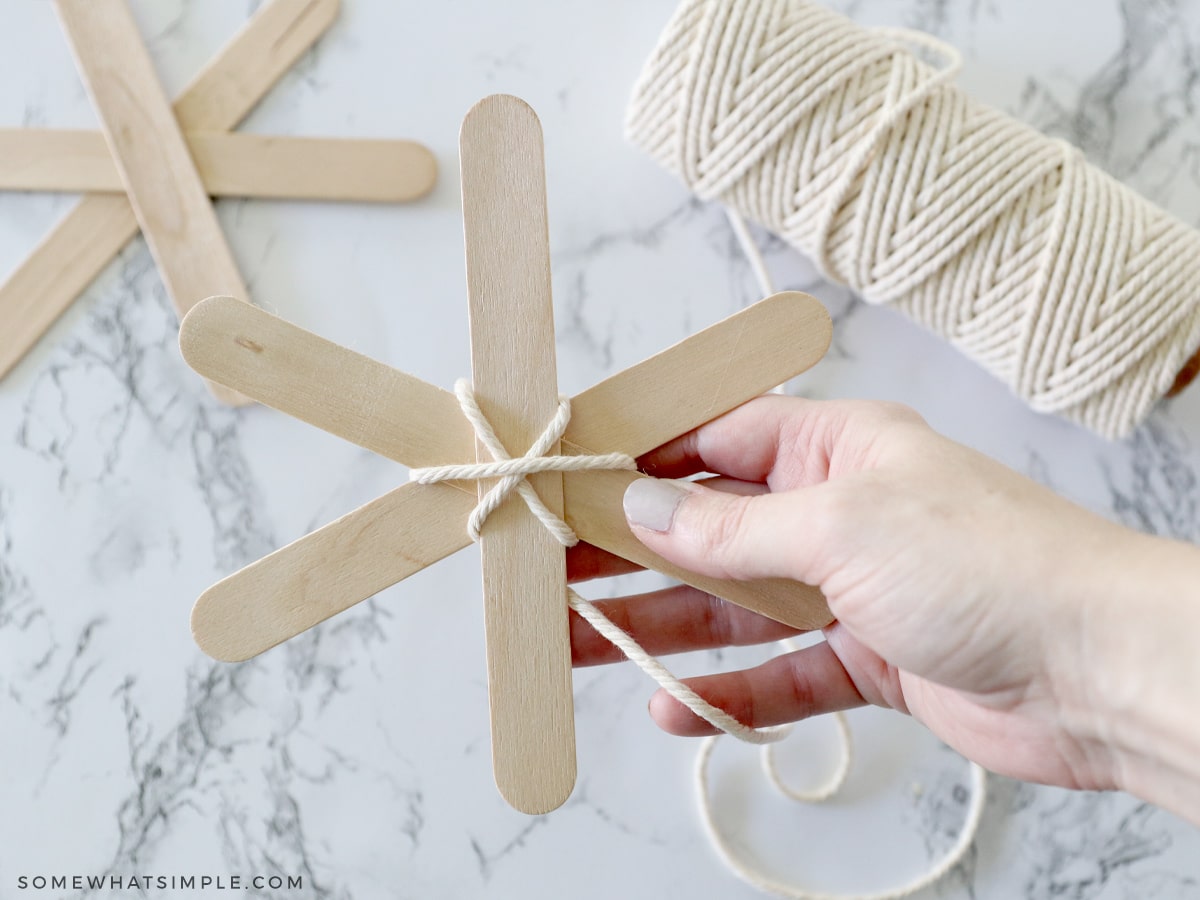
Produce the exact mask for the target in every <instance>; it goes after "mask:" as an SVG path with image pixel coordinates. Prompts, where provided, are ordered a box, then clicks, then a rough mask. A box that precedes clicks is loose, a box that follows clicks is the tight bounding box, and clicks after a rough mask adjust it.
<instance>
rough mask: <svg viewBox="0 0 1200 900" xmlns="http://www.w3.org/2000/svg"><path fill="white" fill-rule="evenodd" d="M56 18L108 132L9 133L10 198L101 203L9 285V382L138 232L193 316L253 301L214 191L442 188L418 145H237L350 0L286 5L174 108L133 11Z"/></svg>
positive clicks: (77, 12)
mask: <svg viewBox="0 0 1200 900" xmlns="http://www.w3.org/2000/svg"><path fill="white" fill-rule="evenodd" d="M55 7H56V9H57V11H58V15H59V18H60V19H61V20H62V24H63V27H64V29H65V31H66V33H67V37H68V39H69V41H70V43H71V47H72V50H73V51H74V54H75V58H76V61H77V63H78V66H79V71H80V74H81V75H82V76H83V81H84V84H85V86H86V87H87V89H88V93H89V94H90V95H91V98H92V101H93V104H94V106H95V108H96V112H97V113H98V115H99V117H100V120H101V123H102V125H103V132H104V133H103V135H101V134H98V133H94V132H87V131H54V130H45V129H0V189H9V190H54V191H83V192H86V195H85V196H84V198H83V199H82V200H81V201H80V202H79V204H78V205H77V206H75V208H74V209H73V210H72V211H71V212H70V213H69V214H68V215H67V217H66V218H65V219H64V220H63V221H62V222H60V223H59V224H58V225H57V226H56V227H55V229H54V230H53V231H52V232H50V234H49V235H48V236H47V237H46V238H45V239H44V240H43V241H42V243H41V244H40V245H39V246H38V247H37V248H36V249H35V250H34V251H33V253H32V254H31V255H30V256H29V258H28V259H26V260H25V262H23V263H22V264H21V265H20V266H19V267H18V268H17V269H16V271H15V272H13V273H12V275H10V276H9V278H8V279H7V280H6V281H5V282H4V283H3V284H2V285H0V321H3V322H4V323H5V327H4V329H2V330H0V377H3V376H4V375H6V374H7V373H8V372H9V371H10V370H11V369H12V368H13V366H15V365H16V364H17V363H18V362H19V361H20V360H21V359H22V357H24V355H25V354H26V353H27V352H28V351H29V349H30V348H31V347H32V346H33V344H34V343H36V341H37V340H38V338H40V337H41V335H42V334H43V333H44V332H45V331H46V329H48V328H49V327H50V325H51V324H53V323H54V321H55V320H56V319H57V318H58V317H59V316H60V315H61V314H62V313H63V311H65V310H66V308H67V307H68V306H70V304H71V303H72V301H74V299H75V298H76V297H77V296H78V295H79V294H80V293H81V292H82V291H83V290H84V288H86V287H87V285H88V284H89V283H90V282H91V281H92V279H94V278H95V277H96V275H97V274H99V272H100V271H101V269H103V268H104V266H105V265H107V264H108V262H109V261H110V260H111V259H112V258H113V257H114V256H115V255H116V254H117V253H118V252H119V251H120V249H121V248H122V247H123V246H124V245H125V243H126V242H128V241H129V239H130V238H132V237H133V236H134V235H135V234H136V233H137V231H138V228H139V226H140V228H141V231H142V233H143V234H144V235H145V237H146V241H147V243H148V244H149V245H150V251H151V253H152V254H153V256H154V259H155V262H156V263H157V265H158V268H159V272H160V273H161V275H162V278H163V281H164V282H165V283H166V286H167V291H168V293H169V294H170V296H171V299H172V301H173V302H174V304H175V307H176V309H177V310H178V311H179V314H180V316H182V315H184V314H185V313H186V312H187V311H188V309H189V308H190V307H191V305H192V303H193V302H194V300H195V298H198V297H205V296H208V295H210V294H228V295H232V296H235V297H238V298H240V299H243V300H245V299H248V298H249V292H248V291H247V289H246V286H245V284H244V283H243V281H242V278H241V275H240V274H239V273H238V270H237V266H236V264H235V263H234V260H233V255H232V253H231V252H230V249H229V246H228V244H227V243H226V241H225V237H224V235H223V234H222V233H221V229H220V226H219V224H218V223H217V218H216V215H215V213H214V211H213V208H212V204H211V203H210V202H209V196H210V195H213V196H217V195H220V196H227V195H234V196H244V197H276V198H279V197H286V198H295V199H310V200H370V201H405V200H412V199H415V198H417V197H420V196H422V195H424V194H426V193H428V192H429V190H430V189H431V188H432V187H433V183H434V180H435V179H436V177H437V164H436V162H435V160H434V158H433V154H431V153H430V152H429V151H428V150H427V149H426V148H425V147H423V146H421V145H420V144H416V143H413V142H411V141H384V140H331V139H315V138H285V137H269V136H265V135H249V134H247V135H239V134H234V133H231V131H230V129H232V128H233V127H234V126H235V125H236V124H237V123H238V121H239V120H241V119H242V117H244V116H245V115H246V114H247V113H248V112H249V111H250V110H251V109H252V108H253V107H254V105H255V104H256V103H257V102H258V100H259V99H260V98H261V97H262V95H263V94H265V93H266V92H267V91H268V90H269V89H270V88H271V86H272V85H273V84H274V83H275V81H276V80H278V78H279V77H280V76H282V75H283V73H284V72H286V71H287V70H288V68H290V67H291V65H292V64H293V63H294V62H295V61H296V60H297V59H298V58H299V57H300V55H301V54H303V53H304V52H305V51H306V50H307V49H308V48H309V47H310V46H312V44H313V42H315V41H316V39H317V38H318V37H320V36H321V34H323V33H324V32H325V30H326V29H327V28H328V27H329V26H330V24H332V22H333V20H334V18H335V17H336V15H337V11H338V0H271V2H269V3H267V4H266V5H265V6H263V8H262V9H261V10H259V12H258V13H257V14H255V16H254V17H253V18H252V19H251V20H250V21H249V22H248V23H247V24H246V25H245V27H243V28H242V30H241V31H240V32H239V33H238V34H237V35H236V36H235V37H234V38H233V40H232V41H230V42H229V44H227V45H226V46H225V48H224V49H223V50H222V51H221V52H220V53H219V54H218V55H217V56H216V58H214V59H213V60H212V62H211V63H210V64H209V65H208V67H207V68H205V69H204V70H203V71H202V72H201V73H200V74H199V75H198V76H197V77H196V79H195V80H194V81H193V82H192V83H191V84H190V85H189V86H188V87H187V88H186V89H185V90H184V92H183V94H182V95H181V96H180V97H179V99H178V100H177V101H176V102H175V104H174V107H173V108H172V106H171V105H170V103H169V102H168V101H167V99H166V96H165V95H164V94H163V91H162V88H161V87H160V85H159V83H158V78H157V76H156V74H155V71H154V65H153V63H152V61H151V59H150V55H149V53H148V52H147V50H146V47H145V45H144V44H143V42H142V39H141V36H140V35H139V33H138V30H137V25H136V23H135V22H134V20H133V16H132V14H131V13H130V11H129V8H128V7H127V6H126V4H125V0H55ZM217 394H218V396H219V397H221V398H222V399H223V400H226V401H228V402H230V403H240V402H244V398H241V397H239V396H238V395H237V394H234V393H230V392H227V391H225V390H224V389H217Z"/></svg>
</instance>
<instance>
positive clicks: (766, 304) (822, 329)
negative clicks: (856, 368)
mask: <svg viewBox="0 0 1200 900" xmlns="http://www.w3.org/2000/svg"><path fill="white" fill-rule="evenodd" d="M832 339H833V322H832V321H831V320H830V318H829V313H828V312H827V311H826V309H825V307H824V306H822V305H821V303H820V302H819V301H817V300H815V299H814V298H812V297H810V296H809V295H808V294H801V293H799V292H797V291H783V292H781V293H778V294H773V295H772V296H770V297H767V298H766V299H765V300H760V301H759V302H758V303H755V304H753V305H752V306H748V307H747V308H746V309H744V310H742V311H741V312H739V313H737V314H735V315H733V316H730V317H728V318H726V319H723V320H722V321H720V322H718V323H716V324H715V325H712V326H710V327H708V328H705V329H704V330H703V331H699V332H697V333H696V334H693V335H691V336H690V337H687V338H685V339H684V340H682V341H680V342H679V343H677V344H675V345H673V346H671V347H668V348H667V349H666V350H663V351H661V352H660V353H656V354H655V355H654V356H651V357H650V358H648V359H646V360H643V361H642V362H640V363H638V364H637V365H635V366H632V367H630V368H628V369H625V370H624V371H621V372H618V373H617V374H615V375H613V376H611V377H609V378H606V379H605V380H604V381H601V382H599V383H598V384H596V385H593V386H592V387H590V388H588V389H587V390H585V391H584V392H583V393H581V394H579V395H577V396H576V397H575V398H574V399H572V401H571V410H572V416H571V424H570V426H569V427H568V429H567V433H566V435H565V439H564V440H565V442H566V443H569V444H574V445H576V446H578V447H580V448H588V449H587V450H586V451H582V452H588V453H608V452H610V451H614V450H619V451H621V452H624V453H628V454H629V455H631V456H641V455H642V454H643V453H647V452H649V451H651V450H653V449H654V448H655V447H658V446H660V445H662V444H665V443H666V442H667V441H669V440H671V439H672V438H676V437H678V436H679V435H681V434H686V433H687V432H689V431H691V430H692V429H694V428H698V427H699V426H700V425H703V424H704V423H705V422H708V421H711V420H712V419H715V418H716V417H717V416H719V415H722V414H723V413H727V412H729V411H730V410H731V409H734V408H735V407H738V406H741V405H742V404H743V403H745V402H746V401H748V400H751V399H753V398H754V397H757V396H758V395H759V394H765V393H766V392H767V391H769V390H771V389H772V388H774V387H776V386H778V385H780V384H783V383H784V382H785V381H787V380H788V379H789V378H794V377H795V376H796V375H799V374H800V373H801V372H807V371H808V370H809V369H811V368H812V367H813V366H815V365H816V364H817V363H818V362H820V360H821V358H822V357H823V356H824V355H825V352H826V351H827V350H828V349H829V343H830V341H831V340H832Z"/></svg>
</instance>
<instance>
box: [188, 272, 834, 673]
mask: <svg viewBox="0 0 1200 900" xmlns="http://www.w3.org/2000/svg"><path fill="white" fill-rule="evenodd" d="M830 334H831V323H830V321H829V317H828V314H827V313H825V312H824V308H823V307H822V306H821V305H820V304H819V303H818V302H817V301H816V300H814V299H813V298H812V297H809V296H807V295H804V294H797V293H791V292H788V293H783V294H777V295H775V296H773V297H770V298H768V299H766V300H764V301H762V302H760V303H756V304H754V305H753V306H750V307H748V308H747V309H745V310H742V311H741V312H739V313H737V314H735V315H733V316H730V317H729V318H727V319H725V320H723V321H721V322H718V323H717V324H716V325H713V326H712V327H710V328H707V329H705V330H704V331H701V332H699V333H697V334H694V335H692V336H691V337H689V338H687V339H685V340H684V341H681V342H680V343H678V344H676V345H674V346H673V347H670V348H668V349H667V350H664V351H663V352H662V353H659V354H657V355H655V356H653V357H651V358H650V359H648V360H645V361H643V362H641V363H638V364H637V365H635V366H632V367H631V368H629V369H626V370H624V371H623V372H620V373H618V374H616V375H614V376H612V377H611V378H609V379H607V380H605V381H602V382H600V383H599V384H597V385H596V386H594V387H592V388H590V389H588V390H586V391H584V392H583V393H581V394H579V395H578V396H577V397H575V399H574V400H573V401H572V409H573V416H572V420H571V424H570V426H569V427H568V429H567V435H566V439H564V441H563V449H564V452H577V453H589V452H607V451H610V450H613V449H624V448H626V447H627V448H629V449H628V450H627V451H626V452H633V453H637V454H640V453H642V452H645V450H648V449H651V448H652V447H653V446H657V445H658V444H661V443H663V442H664V441H666V440H669V439H670V438H672V437H675V436H677V435H678V434H680V433H683V432H686V431H689V430H691V429H692V428H694V427H696V426H698V425H700V424H702V423H703V421H707V420H708V419H711V418H712V417H714V416H716V415H720V414H721V413H724V412H727V411H728V410H729V409H733V408H734V407H736V406H738V405H740V404H741V403H744V402H746V401H747V400H750V399H752V398H754V397H755V396H758V395H759V394H761V393H762V392H763V391H765V390H767V389H768V388H770V387H773V386H774V385H776V384H780V383H782V382H784V381H786V380H787V379H789V378H791V377H793V376H795V375H798V374H800V373H801V372H803V371H806V370H807V369H809V368H811V367H812V366H813V365H815V364H816V362H817V361H818V360H819V359H820V358H821V356H822V354H823V353H824V352H825V349H826V348H827V347H828V344H829V340H830ZM180 345H181V347H182V349H183V354H184V358H185V359H187V361H188V363H189V364H190V365H192V366H193V367H194V368H195V369H196V371H197V372H199V373H200V374H201V375H203V376H205V377H206V378H210V379H212V380H214V381H219V382H221V383H223V384H226V385H227V386H229V387H231V388H233V389H235V390H237V391H239V392H242V393H245V394H246V395H247V396H250V397H251V398H252V399H254V400H257V401H258V402H260V403H263V404H265V405H267V406H273V407H275V408H276V409H279V410H280V411H282V412H285V413H287V414H289V415H291V416H294V417H295V418H298V419H301V420H302V421H305V422H308V423H310V424H312V425H315V426H317V427H318V428H322V429H324V430H325V431H328V432H330V433H332V434H336V435H338V436H340V437H342V438H345V439H346V440H349V441H352V442H353V443H356V444H358V445H359V446H362V447H366V448H367V449H370V450H373V451H375V452H377V453H379V454H381V455H383V456H386V457H388V458H390V459H394V460H396V461H397V462H401V463H404V464H406V465H412V466H424V465H440V464H443V463H447V462H469V461H471V460H473V459H474V439H473V436H472V435H471V432H470V429H469V427H467V425H466V422H465V420H464V419H463V417H462V414H461V412H460V411H459V409H458V404H457V401H456V400H455V399H454V397H453V395H451V394H450V393H449V392H447V391H444V390H442V389H441V388H438V387H435V386H433V385H430V384H427V383H426V382H423V381H420V380H419V379H416V378H413V377H412V376H408V375H405V374H404V373H402V372H397V371H396V370H394V369H392V368H391V367H389V366H386V365H384V364H383V363H380V362H377V361H375V360H373V359H370V358H368V357H365V356H361V355H359V354H356V353H354V352H353V351H350V350H348V349H346V348H344V347H341V346H339V345H337V344H334V343H332V342H330V341H327V340H325V339H324V338H320V337H318V336H316V335H314V334H311V333H310V332H308V331H305V330H303V329H301V328H299V327H297V326H295V325H292V324H291V323H289V322H286V321H284V320H282V319H279V318H277V317H276V316H273V315H271V314H270V313H267V312H265V311H263V310H260V309H257V308H255V307H252V306H248V305H247V304H245V303H242V302H240V301H237V300H234V299H232V298H221V297H214V298H210V299H208V300H205V301H203V302H201V303H200V304H197V306H196V307H195V308H194V309H193V310H192V312H191V313H189V314H188V316H187V317H186V318H185V319H184V320H183V324H182V326H181V328H180ZM760 351H761V352H760ZM712 366H719V367H724V368H721V369H719V370H720V371H723V372H724V373H725V374H724V375H723V377H722V378H721V379H719V381H720V386H719V387H718V388H716V389H715V391H714V392H712V393H710V394H709V395H708V396H707V398H706V399H705V403H704V405H703V406H700V407H695V406H692V407H690V408H689V410H688V411H687V412H686V413H683V412H681V409H682V407H681V406H680V403H681V402H686V403H688V404H694V403H695V401H694V400H692V399H690V398H689V399H687V400H686V401H685V400H684V399H683V398H684V397H685V395H689V396H690V395H691V394H693V393H694V391H692V390H684V389H681V386H680V385H678V384H676V383H675V381H674V379H675V378H676V377H677V376H676V374H675V373H677V372H684V373H687V372H689V371H692V372H695V371H705V373H706V375H710V374H711V371H709V370H706V369H705V368H704V367H712ZM696 367H699V369H697V368H696ZM339 373H342V374H341V376H340V377H339ZM660 383H661V384H664V385H671V388H670V389H669V390H663V389H660V387H659V384H660ZM707 383H712V384H714V386H716V384H717V380H712V381H710V382H707ZM689 387H690V386H689ZM614 405H616V406H617V407H619V409H617V410H616V411H614V409H613V407H614ZM619 421H620V422H623V423H624V424H620V425H618V422H619ZM583 440H588V441H590V442H594V443H593V445H592V446H583V445H582V441H583ZM607 441H614V442H616V443H615V444H608V443H601V442H607ZM632 477H635V476H631V475H630V474H628V473H621V472H614V473H600V472H584V473H567V475H566V476H565V482H564V487H565V496H566V503H565V507H566V518H567V520H568V522H570V523H571V526H572V527H573V528H574V529H575V530H576V532H577V533H578V534H580V536H581V537H583V539H584V540H587V541H589V542H590V543H593V544H596V545H597V546H602V547H604V548H605V549H607V550H609V551H610V552H615V553H617V554H618V555H621V556H624V557H625V558H627V559H631V560H633V561H635V562H639V563H641V564H643V565H648V566H649V567H651V568H654V569H656V570H659V571H663V572H665V573H666V574H668V575H670V576H672V577H674V578H678V579H680V580H681V581H684V582H687V583H689V584H692V585H693V586H695V587H697V588H699V589H701V590H704V591H708V592H709V593H713V594H716V595H718V596H722V597H725V598H726V599H729V600H730V601H732V602H734V603H737V604H739V605H741V606H744V607H746V608H747V609H752V610H755V611H756V612H761V613H764V614H766V615H771V616H772V617H773V618H777V619H779V620H780V621H782V622H785V623H787V624H790V625H793V626H794V627H797V628H810V627H816V626H818V625H820V624H824V623H825V621H827V617H828V612H827V610H826V609H825V608H824V607H823V606H822V605H821V600H820V599H819V592H816V591H815V589H813V588H809V587H806V586H804V585H798V584H796V583H794V582H790V581H783V580H779V579H773V580H767V581H756V582H726V581H719V580H717V579H710V578H705V577H704V576H699V575H695V574H694V573H690V572H685V571H681V570H678V569H676V568H675V567H673V566H671V565H670V564H669V563H667V562H666V561H665V560H662V559H661V558H660V557H657V556H655V555H654V554H651V553H650V552H649V551H648V550H647V549H646V548H645V547H644V546H643V545H642V544H641V542H640V541H637V539H636V538H634V537H633V535H632V534H631V533H630V532H629V530H628V528H626V527H625V525H624V519H623V517H622V516H621V513H620V509H621V499H620V498H621V493H622V492H623V491H624V487H625V485H626V484H627V483H628V481H629V479H630V478H632ZM445 487H446V488H447V489H451V488H454V489H457V490H458V492H459V493H460V494H461V495H462V496H463V497H469V498H470V503H472V504H473V503H474V497H475V489H474V487H473V486H471V485H470V484H466V483H456V482H451V483H448V484H447V485H445ZM398 490H399V491H403V490H404V488H399V489H398ZM393 493H396V492H395V491H394V492H393ZM389 496H390V495H389ZM387 508H388V509H391V508H396V509H400V508H401V507H399V506H396V507H387ZM468 508H469V507H468ZM359 515H360V513H359V512H354V513H351V514H350V515H349V516H347V517H346V518H345V520H344V524H343V526H342V527H346V528H349V527H353V523H354V522H355V521H356V519H357V517H358V516H359ZM380 527H381V528H382V527H385V526H384V525H383V524H382V523H381V525H380ZM386 527H391V528H392V529H393V531H394V532H395V533H396V534H398V535H399V534H401V533H405V534H407V532H405V528H406V524H405V522H404V521H403V520H402V519H400V518H397V519H396V520H395V521H393V522H392V523H391V525H390V526H386ZM461 527H462V526H461V525H460V528H461ZM317 534H320V532H317ZM307 541H308V539H307V538H302V539H301V540H299V541H297V542H295V543H294V544H291V545H289V546H288V547H285V548H283V549H282V550H279V551H277V552H276V553H275V554H274V555H273V557H274V558H275V564H277V565H280V566H282V567H283V568H284V569H285V570H289V571H306V572H310V573H314V574H313V577H322V576H320V575H319V574H316V573H319V572H321V571H322V569H323V568H325V567H327V566H333V567H334V568H335V569H337V570H339V571H340V562H339V561H338V560H336V559H334V560H331V559H328V558H326V557H324V556H323V555H322V551H321V549H320V546H319V545H316V544H308V543H307ZM415 541H416V542H415V543H408V542H403V543H402V542H399V541H397V542H396V543H395V545H394V550H395V552H396V558H397V560H398V562H397V564H396V566H395V572H394V573H393V576H391V577H392V579H393V581H392V583H394V582H396V581H400V580H401V578H403V577H406V574H405V573H407V574H411V570H410V568H409V567H408V564H407V562H406V560H408V559H412V558H417V557H421V558H428V552H427V550H426V548H425V547H424V545H423V544H422V543H421V541H420V536H419V535H417V536H416V537H415ZM310 548H312V549H311V552H310ZM381 565H382V563H381ZM240 578H241V573H237V574H235V575H232V576H230V577H229V578H227V579H226V580H225V581H224V582H222V583H221V586H220V587H221V588H222V590H223V591H225V592H226V593H227V594H228V596H230V597H231V598H232V599H230V600H229V601H228V602H227V603H226V604H225V606H224V608H223V611H222V617H223V618H224V619H225V620H226V621H227V622H228V628H229V629H230V630H232V631H237V632H238V633H239V640H242V641H243V642H244V643H243V645H242V649H241V650H240V652H243V653H246V654H247V655H254V654H257V653H261V652H263V651H264V650H267V649H269V648H270V647H272V646H274V645H275V644H277V643H279V642H280V641H281V640H286V639H287V638H288V637H291V636H294V635H288V634H285V633H284V632H285V631H286V630H287V629H288V628H292V629H295V630H294V633H295V634H299V633H300V631H301V630H303V628H305V627H309V625H307V624H305V625H303V627H299V626H298V625H297V624H296V621H295V620H291V619H286V618H285V619H283V620H282V624H281V625H280V626H279V627H273V626H272V625H271V624H270V623H269V622H267V621H264V620H263V619H262V618H261V617H260V616H258V614H257V610H256V604H257V603H258V602H259V601H258V600H257V599H256V600H255V603H254V604H251V603H247V602H245V598H247V597H251V596H256V595H255V594H252V593H251V592H250V591H249V590H248V589H245V588H242V587H241V584H242V582H241V581H240ZM388 580H389V579H388V578H386V577H383V576H382V575H381V576H379V577H378V578H374V580H372V581H371V582H370V584H368V585H367V586H365V587H359V586H357V584H356V583H355V582H352V581H348V582H346V583H344V584H342V586H341V588H340V590H343V591H344V592H345V593H344V596H343V597H342V598H341V600H340V602H339V603H338V604H337V605H336V608H335V605H332V604H331V605H330V606H329V607H328V615H333V614H334V613H336V612H339V611H340V610H341V608H345V607H348V606H350V605H352V604H353V603H354V602H357V601H359V600H363V599H366V598H367V597H369V596H371V595H372V594H374V593H376V592H377V591H378V590H379V587H377V586H376V585H377V584H379V583H382V582H384V581H388ZM258 589H261V590H263V591H264V592H265V593H264V599H263V600H262V602H263V603H265V604H268V605H273V606H277V607H279V606H286V603H287V596H288V595H287V594H286V593H280V592H277V591H275V590H274V589H273V588H270V587H269V586H267V585H265V584H264V585H262V586H261V587H260V588H256V590H258ZM214 590H216V589H215V588H214ZM211 600H212V598H209V597H207V596H206V597H202V598H201V600H200V602H199V603H198V604H197V608H198V609H199V608H200V606H201V605H203V604H205V603H207V602H210V601H211ZM215 618H217V617H213V619H215ZM213 619H207V620H206V621H212V620H213ZM312 624H316V622H315V621H313V622H312ZM197 640H198V641H200V642H201V644H202V645H204V643H205V640H204V637H203V635H202V634H201V633H200V632H199V631H198V632H197ZM209 642H210V643H216V642H215V641H212V640H210V641H209Z"/></svg>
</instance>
